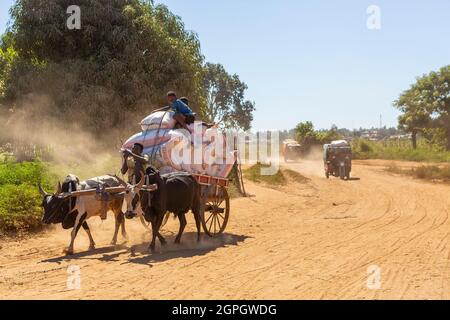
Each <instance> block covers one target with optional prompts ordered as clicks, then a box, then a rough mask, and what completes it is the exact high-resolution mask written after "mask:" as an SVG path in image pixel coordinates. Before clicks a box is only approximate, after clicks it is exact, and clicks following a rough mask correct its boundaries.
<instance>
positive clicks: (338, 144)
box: [330, 140, 350, 147]
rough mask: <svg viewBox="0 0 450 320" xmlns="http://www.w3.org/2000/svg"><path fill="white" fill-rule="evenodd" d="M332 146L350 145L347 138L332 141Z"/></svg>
mask: <svg viewBox="0 0 450 320" xmlns="http://www.w3.org/2000/svg"><path fill="white" fill-rule="evenodd" d="M330 145H331V146H332V147H349V146H350V145H349V143H348V142H347V141H345V140H336V141H332V142H331V143H330Z"/></svg>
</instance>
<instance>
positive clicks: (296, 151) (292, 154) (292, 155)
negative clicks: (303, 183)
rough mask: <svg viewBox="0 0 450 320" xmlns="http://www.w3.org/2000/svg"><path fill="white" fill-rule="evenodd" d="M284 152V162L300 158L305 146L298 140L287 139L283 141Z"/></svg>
mask: <svg viewBox="0 0 450 320" xmlns="http://www.w3.org/2000/svg"><path fill="white" fill-rule="evenodd" d="M282 152H283V157H284V162H288V161H289V160H298V159H299V158H300V157H301V156H302V155H303V152H304V148H303V147H302V145H301V144H300V143H298V142H297V141H295V140H293V139H287V140H284V141H283V148H282Z"/></svg>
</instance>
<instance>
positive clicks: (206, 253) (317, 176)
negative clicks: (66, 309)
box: [0, 161, 450, 299]
mask: <svg viewBox="0 0 450 320" xmlns="http://www.w3.org/2000/svg"><path fill="white" fill-rule="evenodd" d="M384 165H386V162H383V161H372V162H364V163H362V162H360V163H355V165H354V168H353V176H354V177H357V178H358V179H355V180H352V181H340V180H338V179H335V178H333V179H330V180H326V179H325V178H324V177H323V176H322V175H323V174H322V164H321V163H320V162H319V161H303V162H301V163H297V164H289V167H290V168H291V169H294V170H296V171H298V172H300V173H301V174H303V175H304V176H305V177H307V178H308V180H307V181H302V182H297V183H294V182H292V181H291V182H290V183H289V185H288V186H286V187H282V188H278V189H270V188H266V187H262V186H258V185H255V184H248V186H247V187H248V189H249V192H250V193H252V194H253V195H254V197H250V198H241V199H236V200H233V201H232V216H231V220H230V222H229V225H228V227H227V233H226V234H224V235H223V236H222V237H220V238H218V239H209V238H207V237H206V236H205V237H204V240H203V242H202V243H201V244H197V243H196V242H195V235H194V233H193V231H194V228H193V223H192V220H193V219H192V218H191V217H189V220H188V222H189V228H188V229H187V232H186V233H185V235H184V237H183V239H182V241H183V244H182V245H181V246H176V245H173V244H170V245H169V246H168V247H165V248H162V249H160V250H161V252H160V253H159V254H154V255H151V254H149V253H147V245H148V239H149V236H148V234H147V232H145V230H144V229H143V227H142V226H141V225H140V224H139V223H138V222H137V221H132V222H129V223H128V225H127V226H128V232H129V234H130V241H129V243H128V244H127V245H125V246H122V247H115V248H114V247H109V246H108V243H109V240H110V238H111V237H112V220H109V221H107V222H105V223H103V224H102V223H101V222H100V221H97V220H93V221H92V222H91V225H92V226H91V228H92V229H93V235H94V239H95V240H96V242H97V249H96V250H94V251H91V252H86V251H85V250H86V249H87V247H88V241H87V237H86V236H85V234H83V232H82V231H80V236H79V238H78V239H77V242H76V244H75V250H76V252H78V253H77V254H75V255H74V256H71V257H66V256H64V255H63V254H62V250H63V249H64V247H65V246H66V245H67V243H68V240H69V232H68V231H62V230H60V229H56V230H54V231H51V232H47V233H45V234H44V235H39V236H34V237H32V238H29V239H26V240H22V241H20V242H18V241H5V240H3V241H1V242H0V246H1V248H0V298H2V299H10V298H19V299H22V298H32V299H35V298H36V299H37V298H44V299H49V298H52V299H53V298H56V299H101V298H113V299H171V298H176V299H273V298H275V299H312V298H318V299H321V298H329V299H349V298H356V299H394V298H395V299H397V298H403V299H409V298H412V299H416V298H417V299H418V298H436V299H448V298H450V264H449V261H450V243H449V241H450V238H449V234H450V219H449V210H450V199H449V196H448V195H449V193H450V186H447V185H442V184H432V183H425V182H421V181H417V180H413V179H410V178H406V177H399V176H395V175H392V174H390V173H387V172H385V171H383V166H384ZM177 227H178V223H177V221H172V220H171V221H170V222H169V223H168V225H167V226H166V227H165V230H164V234H165V235H167V237H168V239H169V240H170V241H171V242H172V241H173V239H174V235H173V232H175V231H176V230H177ZM130 248H133V250H130ZM158 248H159V247H158ZM70 266H76V267H79V270H80V279H81V289H79V290H70V289H68V288H67V279H68V277H69V276H70V275H69V274H68V271H67V270H68V268H69V267H70ZM76 267H75V268H76ZM72 268H73V267H72ZM72 270H73V269H72ZM378 272H379V273H378ZM378 274H379V275H380V277H379V280H380V281H376V279H377V275H378ZM368 279H369V286H368ZM374 279H375V280H374ZM372 280H374V281H372Z"/></svg>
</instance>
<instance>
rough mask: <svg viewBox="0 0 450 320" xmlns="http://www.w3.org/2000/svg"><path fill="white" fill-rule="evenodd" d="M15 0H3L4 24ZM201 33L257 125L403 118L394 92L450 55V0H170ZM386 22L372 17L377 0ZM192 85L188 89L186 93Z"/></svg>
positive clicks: (351, 124)
mask: <svg viewBox="0 0 450 320" xmlns="http://www.w3.org/2000/svg"><path fill="white" fill-rule="evenodd" d="M12 2H13V1H12V0H1V2H0V31H1V32H2V31H3V30H4V26H5V24H6V20H7V17H8V14H7V10H8V8H9V6H10V4H11V3H12ZM159 2H162V3H164V4H166V5H167V6H168V7H169V8H170V10H171V11H172V12H174V13H175V14H177V15H180V16H181V17H182V19H183V21H184V22H185V24H186V27H187V29H190V30H194V31H195V32H197V33H198V35H199V38H200V41H201V45H202V52H203V54H204V55H205V57H206V60H208V61H210V62H220V63H222V64H223V65H224V66H225V67H226V69H227V70H228V71H229V72H232V73H237V74H239V76H240V77H241V79H242V80H244V81H245V82H246V83H247V84H248V86H249V90H248V98H249V99H251V100H254V101H255V102H256V106H257V112H256V114H255V121H254V124H253V126H254V128H256V129H281V128H292V127H294V126H295V125H296V124H297V123H298V122H300V121H305V120H311V121H313V123H314V124H315V125H316V127H317V128H329V127H330V126H331V124H336V125H338V126H339V127H348V128H355V127H360V126H363V127H370V126H378V124H379V117H380V114H381V115H382V116H383V124H385V125H388V126H395V125H396V123H397V115H398V114H397V112H396V110H395V109H394V108H393V107H392V101H393V100H395V99H396V98H397V97H398V95H399V93H400V92H401V91H403V90H404V89H406V88H408V87H409V85H410V84H411V83H412V82H414V80H415V78H416V77H417V76H419V75H422V74H424V73H427V72H429V71H431V70H436V69H438V68H439V67H441V66H444V65H447V64H450V41H449V39H450V1H448V0H430V1H411V0H408V1H406V0H396V1H392V0H391V1H389V0H371V1H366V0H343V1H331V0H315V1H313V0H309V1H306V0H305V1H299V0H245V1H244V0H226V1H204V0H160V1H159ZM370 5H377V6H378V7H379V8H380V9H381V29H380V30H369V29H368V28H367V26H366V22H367V19H368V17H369V15H368V14H367V13H366V10H367V8H368V6H370ZM183 94H188V93H183Z"/></svg>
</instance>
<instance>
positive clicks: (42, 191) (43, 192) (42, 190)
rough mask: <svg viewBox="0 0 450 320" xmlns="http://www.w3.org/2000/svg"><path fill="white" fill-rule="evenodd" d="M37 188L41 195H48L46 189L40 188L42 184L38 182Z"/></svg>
mask: <svg viewBox="0 0 450 320" xmlns="http://www.w3.org/2000/svg"><path fill="white" fill-rule="evenodd" d="M38 188H39V192H40V194H41V195H42V196H44V197H45V196H48V195H49V193H48V192H47V191H45V190H44V188H42V186H41V184H40V183H39V185H38Z"/></svg>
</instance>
